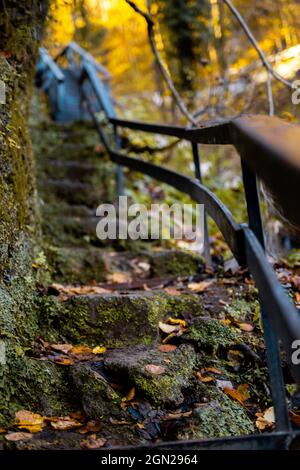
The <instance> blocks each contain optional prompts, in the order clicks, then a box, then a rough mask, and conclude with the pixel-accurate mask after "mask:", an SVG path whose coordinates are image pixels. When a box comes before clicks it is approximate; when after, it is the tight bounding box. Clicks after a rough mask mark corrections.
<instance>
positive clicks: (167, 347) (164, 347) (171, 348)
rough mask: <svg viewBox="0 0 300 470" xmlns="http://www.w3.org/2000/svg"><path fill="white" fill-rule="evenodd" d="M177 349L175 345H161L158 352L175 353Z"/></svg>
mask: <svg viewBox="0 0 300 470" xmlns="http://www.w3.org/2000/svg"><path fill="white" fill-rule="evenodd" d="M176 349H177V346H175V345H174V344H161V345H160V346H158V350H159V351H161V352H165V353H168V352H173V351H175V350H176Z"/></svg>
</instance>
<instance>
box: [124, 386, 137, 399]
mask: <svg viewBox="0 0 300 470" xmlns="http://www.w3.org/2000/svg"><path fill="white" fill-rule="evenodd" d="M134 396H135V387H132V389H131V390H129V392H128V393H127V395H126V397H124V398H122V401H131V400H132V399H133V398H134Z"/></svg>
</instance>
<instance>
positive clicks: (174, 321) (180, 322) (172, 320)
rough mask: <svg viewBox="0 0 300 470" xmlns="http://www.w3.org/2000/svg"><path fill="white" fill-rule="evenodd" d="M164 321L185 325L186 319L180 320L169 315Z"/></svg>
mask: <svg viewBox="0 0 300 470" xmlns="http://www.w3.org/2000/svg"><path fill="white" fill-rule="evenodd" d="M166 323H170V324H171V325H180V326H183V327H186V321H185V320H180V319H179V318H172V317H169V318H168V319H167V320H166Z"/></svg>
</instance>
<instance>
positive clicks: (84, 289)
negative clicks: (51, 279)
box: [50, 283, 111, 295]
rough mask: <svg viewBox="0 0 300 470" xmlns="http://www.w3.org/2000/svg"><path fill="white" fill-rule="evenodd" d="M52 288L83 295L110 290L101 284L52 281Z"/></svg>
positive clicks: (64, 292)
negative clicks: (58, 282)
mask: <svg viewBox="0 0 300 470" xmlns="http://www.w3.org/2000/svg"><path fill="white" fill-rule="evenodd" d="M50 287H51V288H52V289H55V290H57V291H58V292H60V293H61V294H66V295H84V294H108V293H110V292H111V290H110V289H106V288H104V287H101V286H97V285H96V286H92V285H87V286H73V285H70V284H66V285H63V284H57V283H54V284H52V285H51V286H50Z"/></svg>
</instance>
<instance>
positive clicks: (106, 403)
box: [71, 364, 121, 420]
mask: <svg viewBox="0 0 300 470" xmlns="http://www.w3.org/2000/svg"><path fill="white" fill-rule="evenodd" d="M71 376H72V379H73V382H74V385H75V387H76V391H77V394H78V395H79V396H80V399H81V402H82V407H83V409H84V411H85V413H86V414H87V415H88V416H90V417H91V418H94V419H99V420H100V419H102V418H104V417H105V418H110V417H113V416H114V415H120V414H121V408H120V402H121V399H120V397H119V395H118V394H117V393H116V392H115V391H114V390H113V388H112V387H111V386H110V385H109V383H108V382H107V381H106V380H105V379H104V377H102V376H101V375H100V374H99V373H97V372H96V371H94V370H92V369H91V367H90V366H89V365H88V364H76V365H74V366H72V368H71Z"/></svg>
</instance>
